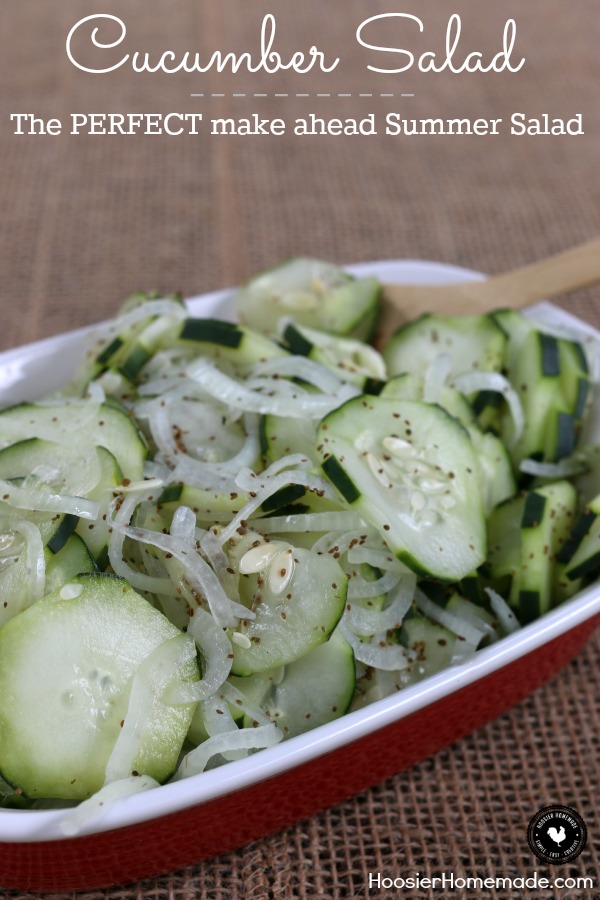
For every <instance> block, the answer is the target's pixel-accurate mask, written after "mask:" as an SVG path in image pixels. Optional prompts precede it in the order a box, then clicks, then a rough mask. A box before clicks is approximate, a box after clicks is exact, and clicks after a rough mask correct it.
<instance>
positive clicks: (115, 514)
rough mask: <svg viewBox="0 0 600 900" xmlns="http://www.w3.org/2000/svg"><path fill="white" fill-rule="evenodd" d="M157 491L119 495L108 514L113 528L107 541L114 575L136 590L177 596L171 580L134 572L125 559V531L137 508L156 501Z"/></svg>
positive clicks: (152, 489) (135, 570)
mask: <svg viewBox="0 0 600 900" xmlns="http://www.w3.org/2000/svg"><path fill="white" fill-rule="evenodd" d="M130 487H131V486H130ZM155 490H156V488H155V487H153V488H151V490H150V491H145V492H142V491H139V490H137V491H135V492H132V493H129V494H123V495H120V496H119V497H116V498H115V499H114V500H113V501H112V503H111V505H110V508H109V513H108V521H109V524H110V525H111V526H112V530H111V531H110V536H109V539H108V558H109V560H110V564H111V566H112V569H113V572H114V573H115V575H119V576H120V577H121V578H125V579H126V580H127V581H128V582H129V583H130V585H131V586H132V587H133V588H135V589H136V590H139V591H148V592H149V593H152V594H167V595H171V596H175V595H176V594H177V589H176V587H175V585H174V584H173V582H172V581H171V580H170V579H169V578H166V577H164V578H161V577H157V576H154V575H146V574H145V573H144V572H140V571H139V570H137V569H133V568H132V567H131V566H130V565H129V563H127V561H126V560H125V559H124V557H123V546H124V544H125V531H124V530H123V529H124V527H125V526H126V525H127V524H128V523H129V522H130V521H131V518H132V516H133V513H134V511H135V508H136V506H138V505H139V504H140V503H142V502H144V501H146V500H151V499H154V491H155Z"/></svg>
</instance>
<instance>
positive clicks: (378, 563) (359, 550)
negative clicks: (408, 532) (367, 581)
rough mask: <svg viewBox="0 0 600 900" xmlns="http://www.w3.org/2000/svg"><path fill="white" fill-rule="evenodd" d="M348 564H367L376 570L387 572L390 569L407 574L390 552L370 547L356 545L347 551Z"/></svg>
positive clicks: (403, 566)
mask: <svg viewBox="0 0 600 900" xmlns="http://www.w3.org/2000/svg"><path fill="white" fill-rule="evenodd" d="M348 562H349V563H369V565H370V566H374V567H375V568H376V569H383V570H384V571H387V570H388V569H392V570H393V571H395V572H407V571H408V569H407V568H406V566H405V565H404V563H401V562H400V560H399V559H398V558H397V557H395V556H394V554H393V553H392V551H391V550H376V549H374V548H372V547H366V546H364V545H362V546H361V545H360V544H359V545H358V546H356V547H352V548H351V549H350V550H348Z"/></svg>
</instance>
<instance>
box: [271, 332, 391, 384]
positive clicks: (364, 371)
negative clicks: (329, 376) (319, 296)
mask: <svg viewBox="0 0 600 900" xmlns="http://www.w3.org/2000/svg"><path fill="white" fill-rule="evenodd" d="M282 336H283V339H284V341H285V342H286V345H287V347H288V348H289V350H290V351H291V352H292V353H295V354H297V355H298V356H307V357H308V358H309V359H312V360H314V361H315V362H317V363H320V364H321V365H323V366H326V367H327V368H328V369H332V370H333V371H334V372H335V373H336V374H337V375H338V376H339V377H340V378H341V379H343V380H344V381H349V382H350V383H351V384H356V385H358V387H360V388H362V389H363V390H364V391H365V393H373V394H377V393H379V391H380V390H381V389H382V387H383V385H384V383H385V380H386V377H387V373H386V368H385V363H384V361H383V358H382V356H381V355H380V354H379V353H378V352H377V350H375V349H374V348H373V347H371V346H369V344H365V343H364V342H363V341H357V340H351V339H350V338H342V337H339V336H338V335H333V334H328V333H327V332H325V331H318V330H317V329H316V328H308V327H307V326H306V325H298V324H297V323H296V322H289V323H288V324H287V325H286V326H285V328H284V330H283V335H282Z"/></svg>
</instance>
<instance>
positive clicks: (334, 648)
mask: <svg viewBox="0 0 600 900" xmlns="http://www.w3.org/2000/svg"><path fill="white" fill-rule="evenodd" d="M380 299H381V285H380V284H379V282H378V281H377V280H376V279H375V278H354V277H351V276H350V275H348V274H347V273H345V272H344V271H342V270H341V269H339V268H337V267H336V266H333V265H330V264H327V263H324V262H321V261H318V260H311V259H294V260H291V261H288V262H285V263H283V264H281V265H279V266H277V267H275V268H273V269H270V270H268V271H266V272H264V273H262V274H260V275H258V276H256V277H255V278H252V279H251V280H250V281H249V282H248V283H247V284H246V285H244V286H243V287H242V288H241V289H240V290H239V291H238V292H237V294H236V297H235V303H236V309H237V317H238V321H237V322H235V323H234V322H230V321H225V320H220V319H214V318H195V317H192V316H191V315H190V314H189V312H188V310H187V308H186V306H185V304H184V303H183V302H182V300H181V299H180V298H179V297H177V296H172V297H161V296H153V295H145V294H139V295H135V296H133V297H131V298H130V299H129V300H128V301H127V302H126V304H125V305H124V307H123V308H122V310H121V312H120V313H119V315H118V316H117V317H116V318H115V319H114V320H112V321H111V322H109V323H106V324H104V325H101V326H98V327H97V328H95V329H94V330H93V332H92V339H93V343H91V344H90V346H89V348H88V350H87V353H86V356H85V359H84V361H83V363H82V365H81V366H80V368H79V370H78V372H77V374H76V375H75V377H74V378H73V379H72V380H71V382H70V383H69V384H68V385H66V386H65V387H64V389H62V390H61V391H60V392H59V393H55V394H52V395H51V396H48V397H43V398H41V399H40V400H38V401H36V402H35V403H21V404H19V405H16V406H11V407H9V408H6V409H3V410H1V411H0V598H1V600H2V602H1V603H0V798H1V801H2V804H3V805H4V806H7V807H12V808H22V809H31V808H32V809H40V808H49V807H52V806H57V805H58V806H65V807H73V808H72V809H69V810H68V812H67V813H66V814H65V818H64V823H63V827H64V831H65V833H67V834H69V833H71V834H74V833H77V831H78V830H79V829H80V828H81V827H82V825H83V824H84V823H85V822H86V821H88V819H89V817H90V816H92V817H93V816H94V815H95V814H96V813H97V812H98V811H99V810H100V808H101V807H103V806H105V805H106V804H107V803H109V802H111V801H113V800H115V799H117V798H119V797H123V796H127V795H128V794H131V793H135V792H138V791H142V790H146V789H148V788H152V787H156V786H158V785H160V784H163V783H165V782H167V781H169V780H179V779H183V778H188V777H190V776H192V775H196V774H198V773H200V772H202V771H204V770H206V769H210V768H214V767H216V766H220V765H223V764H226V763H227V762H229V761H233V760H239V759H241V758H243V757H245V756H247V755H248V754H252V753H255V752H256V751H259V750H261V749H263V748H267V747H271V746H273V745H275V744H277V743H278V742H280V741H282V740H286V739H289V738H292V737H294V736H295V735H299V734H301V733H303V732H305V731H308V730H309V729H313V728H315V727H317V726H319V725H321V724H324V723H326V722H328V721H330V720H332V719H335V718H336V717H338V716H341V715H343V714H344V713H346V712H347V711H349V710H351V709H356V708H358V707H361V706H364V705H366V704H368V703H371V702H373V701H375V700H378V699H381V698H383V697H385V696H388V695H389V694H391V693H393V692H395V691H398V690H401V689H403V688H406V687H408V686H410V685H413V684H415V683H416V682H418V681H419V680H421V679H423V678H424V677H426V676H428V675H430V674H433V673H435V672H437V671H439V670H440V669H442V668H444V667H446V666H449V665H453V664H459V663H461V662H463V661H465V660H468V659H469V658H470V657H471V656H472V655H473V654H474V653H476V652H477V651H478V650H479V649H480V648H482V647H484V646H486V645H488V644H490V643H491V642H494V641H497V640H499V639H501V638H502V637H503V636H505V635H507V634H509V633H511V632H513V631H515V630H516V629H518V628H520V627H521V626H523V625H526V624H528V623H530V622H533V621H534V620H535V619H537V618H538V617H540V616H542V615H544V613H546V612H547V611H548V610H550V609H551V608H553V607H554V606H556V605H558V604H560V603H562V602H563V601H565V600H566V599H568V598H569V597H571V596H572V595H574V594H575V593H577V591H579V590H580V589H581V587H582V586H583V585H584V584H586V583H587V582H589V581H590V580H593V579H595V578H596V577H598V575H599V574H600V448H599V447H598V446H595V445H593V444H589V443H588V442H587V441H586V439H585V433H586V432H585V422H586V419H587V418H588V417H589V416H590V415H593V414H594V390H595V387H596V383H597V381H598V374H597V373H598V348H597V345H596V342H595V339H594V338H590V337H589V336H588V335H587V334H584V333H576V332H571V331H568V332H567V331H565V330H564V329H560V330H557V329H555V328H550V327H549V326H547V325H544V324H541V323H538V322H536V321H534V320H533V319H531V318H528V317H525V316H523V315H521V314H520V313H517V312H514V311H511V310H499V311H498V312H496V313H494V314H491V315H479V316H478V315H472V316H467V317H462V318H454V317H450V316H441V315H426V316H422V317H420V318H419V319H416V320H414V321H410V322H408V323H407V324H406V325H404V326H403V327H401V328H400V329H399V330H398V331H397V332H396V333H395V334H394V335H393V336H392V337H391V339H390V340H389V341H388V342H387V344H386V345H385V346H383V347H382V346H380V344H379V343H378V342H377V341H376V340H375V339H376V337H377V333H378V320H379V314H380ZM372 341H375V344H373V343H371V342H372ZM376 347H377V349H376Z"/></svg>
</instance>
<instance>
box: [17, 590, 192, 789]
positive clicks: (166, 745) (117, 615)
mask: <svg viewBox="0 0 600 900" xmlns="http://www.w3.org/2000/svg"><path fill="white" fill-rule="evenodd" d="M171 640H175V641H178V642H180V644H181V653H180V655H179V656H178V657H177V659H178V662H177V664H175V663H173V664H172V666H171V669H170V670H169V672H168V673H167V675H168V678H167V683H171V682H176V681H179V680H182V681H195V680H197V679H198V667H197V662H196V651H195V646H194V644H193V642H192V641H191V640H190V638H188V637H186V636H185V635H184V634H182V633H181V632H180V631H179V629H177V628H176V627H175V626H174V625H171V623H170V622H169V621H168V620H167V619H166V618H165V617H164V616H163V615H162V614H161V613H160V612H158V611H157V610H156V609H154V608H153V607H152V606H150V604H149V603H147V602H146V600H144V599H143V598H142V597H140V595H139V594H137V593H136V592H135V591H134V590H133V589H132V588H131V587H130V586H129V585H128V584H127V583H126V582H125V581H123V580H122V579H120V578H116V577H114V576H110V575H82V576H79V577H78V578H75V579H74V580H73V581H72V582H69V583H68V584H67V585H66V586H64V587H63V588H61V589H60V590H59V591H57V592H56V593H54V594H50V595H49V596H48V597H46V598H45V599H43V600H40V601H39V602H38V603H36V604H34V605H33V606H31V607H30V608H29V609H27V610H25V612H23V613H21V614H20V615H19V616H16V617H15V618H14V619H12V620H11V621H10V622H8V623H7V624H6V625H5V626H4V627H3V628H2V629H0V696H2V698H3V700H2V704H1V706H0V770H1V771H2V774H3V776H4V778H5V779H6V780H7V781H8V782H9V783H10V784H12V785H14V786H15V787H20V788H21V789H22V791H23V793H24V794H26V795H27V796H29V797H56V798H61V799H65V800H81V799H83V798H85V797H88V796H90V795H91V794H92V793H94V792H95V791H97V790H99V788H100V787H102V784H103V782H104V773H105V768H106V764H107V761H108V759H109V757H110V755H111V752H112V750H113V748H114V745H115V743H116V741H117V738H118V736H119V734H120V731H121V725H122V721H123V720H124V719H125V717H126V715H127V714H128V700H129V692H130V690H131V685H132V679H133V677H134V675H135V674H136V672H137V671H138V669H139V668H140V666H142V665H143V664H144V662H145V660H147V659H148V657H149V656H150V655H151V654H152V652H153V651H155V650H156V649H157V648H158V647H160V646H162V645H163V644H164V643H165V642H168V641H171ZM193 709H194V705H193V704H191V705H190V704H183V705H179V706H170V705H167V703H166V702H165V701H164V700H163V699H162V698H160V697H155V698H154V702H153V705H152V708H151V710H150V712H149V718H148V721H147V723H146V727H145V728H144V731H143V735H142V738H141V741H140V744H139V747H138V751H137V754H136V757H135V760H134V769H135V770H136V771H138V772H140V773H143V774H146V775H150V776H152V777H153V778H156V779H157V780H158V781H163V780H164V779H165V778H167V777H168V776H169V775H170V774H171V772H172V771H173V770H174V768H175V766H176V763H177V757H178V755H179V751H180V749H181V746H182V743H183V740H184V738H185V735H186V732H187V729H188V727H189V724H190V720H191V717H192V712H193ZM131 714H132V715H135V711H132V713H131Z"/></svg>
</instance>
